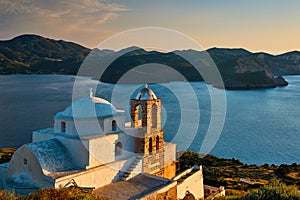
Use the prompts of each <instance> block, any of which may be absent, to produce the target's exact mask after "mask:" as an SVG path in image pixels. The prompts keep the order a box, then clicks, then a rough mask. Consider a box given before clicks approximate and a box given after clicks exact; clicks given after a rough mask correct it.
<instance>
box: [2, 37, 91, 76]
mask: <svg viewBox="0 0 300 200" xmlns="http://www.w3.org/2000/svg"><path fill="white" fill-rule="evenodd" d="M89 52H90V50H89V49H87V48H85V47H83V46H80V45H78V44H75V43H72V42H65V41H63V40H58V41H56V40H52V39H49V38H44V37H41V36H37V35H21V36H18V37H15V38H13V39H12V40H7V41H0V61H1V62H0V73H1V74H51V73H56V74H76V72H77V70H78V68H79V67H80V65H81V63H82V61H83V60H84V58H85V57H86V56H87V55H88V53H89Z"/></svg>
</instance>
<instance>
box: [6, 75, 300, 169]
mask: <svg viewBox="0 0 300 200" xmlns="http://www.w3.org/2000/svg"><path fill="white" fill-rule="evenodd" d="M285 78H286V80H287V81H288V82H289V83H290V84H289V86H287V87H281V88H274V89H260V90H250V91H226V104H225V105H223V106H226V107H227V111H226V113H225V114H226V120H225V124H224V128H223V130H222V132H221V134H220V137H219V139H218V140H216V139H214V140H216V145H215V146H213V148H212V151H211V152H210V153H212V154H214V155H216V156H220V157H226V158H233V157H234V158H238V159H240V160H241V161H242V162H245V163H249V164H252V163H254V164H264V163H269V164H272V163H274V164H281V163H294V162H296V163H300V133H299V131H300V123H299V119H300V103H299V99H300V76H286V77H285ZM74 79H75V77H74V76H60V75H11V76H0V113H1V114H0V148H3V147H19V146H21V145H22V144H24V143H28V142H31V132H32V130H36V129H42V128H46V127H51V126H52V124H53V116H54V114H55V113H56V112H58V111H62V110H64V109H65V108H66V107H67V106H68V105H69V104H70V103H71V102H72V89H73V83H74ZM78 83H79V84H78V87H77V90H76V91H78V93H79V94H80V95H79V96H86V95H88V89H89V88H90V87H92V86H93V85H95V84H98V82H97V81H95V80H91V79H89V78H79V81H78ZM185 85H186V84H184V83H180V82H173V83H167V84H162V85H150V87H151V88H152V89H153V90H154V92H155V93H156V95H157V96H158V97H161V98H162V100H163V116H164V117H163V118H164V129H165V139H166V140H167V141H172V142H176V143H177V144H178V147H179V148H186V146H187V145H188V148H189V149H190V150H193V151H197V152H199V150H200V148H201V146H202V145H203V141H204V137H205V136H206V134H207V130H208V127H209V124H210V122H211V121H210V119H211V116H212V115H211V111H212V110H211V99H210V95H209V92H208V87H210V86H206V85H205V84H204V83H198V82H196V83H191V86H192V88H193V92H191V91H190V90H187V89H186V88H185ZM140 87H141V86H140V85H121V86H118V87H117V89H116V91H117V92H116V93H115V95H111V91H112V89H113V88H116V87H115V86H114V85H111V84H103V83H101V84H100V85H98V89H97V96H100V97H102V98H106V99H111V100H112V101H113V103H114V105H115V106H116V107H117V108H120V109H125V110H127V109H128V107H129V99H130V96H131V97H133V96H134V95H135V93H136V92H134V93H132V94H131V93H129V92H128V91H133V90H136V91H137V90H138V89H139V88H140ZM212 90H214V91H216V92H218V89H212ZM174 91H175V92H174ZM128 95H129V96H128ZM195 101H196V102H198V103H199V105H198V107H197V106H196V107H195V105H194V103H195ZM183 104H185V106H184V105H183ZM195 110H196V111H197V110H200V122H198V121H197V120H196V118H197V117H196V116H195V115H194V113H195ZM183 117H184V119H186V118H188V120H183V119H182V118H183ZM127 118H128V119H129V116H127ZM182 120H183V121H184V124H183V122H182ZM195 123H197V124H196V125H197V126H198V125H199V129H198V131H197V132H196V133H195V132H193V131H192V129H191V131H186V130H189V129H188V128H187V127H192V126H194V125H195ZM220 123H221V122H220ZM181 125H183V127H185V128H187V129H181V128H182V126H181ZM182 130H184V132H183V131H182Z"/></svg>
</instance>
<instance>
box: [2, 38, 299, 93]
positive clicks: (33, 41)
mask: <svg viewBox="0 0 300 200" xmlns="http://www.w3.org/2000/svg"><path fill="white" fill-rule="evenodd" d="M90 52H92V56H90V59H91V60H92V61H91V62H90V63H92V65H91V66H90V67H92V68H98V69H101V68H104V67H106V64H107V61H108V60H113V62H112V63H110V65H109V67H108V68H107V69H106V70H105V71H104V73H103V75H102V77H101V80H102V81H105V82H111V83H115V82H117V81H118V80H119V78H120V77H122V75H124V73H126V72H128V71H129V70H131V69H133V68H134V67H137V66H141V65H146V64H148V65H147V66H146V67H147V68H148V71H147V73H148V74H147V76H149V77H151V78H150V79H146V80H147V81H148V82H149V81H151V80H153V81H152V82H155V81H176V80H182V79H183V77H184V78H185V79H187V80H189V81H203V77H204V78H205V77H206V76H207V75H205V76H203V74H199V73H198V72H197V71H196V70H195V68H194V67H193V66H195V65H197V66H200V69H201V71H202V72H203V73H204V74H205V73H209V69H210V68H211V66H212V65H213V63H212V60H213V61H214V63H215V64H216V65H217V67H218V69H219V71H220V73H221V75H222V79H223V81H224V83H225V87H226V88H227V89H253V88H266V87H276V86H279V85H282V86H283V85H287V82H285V81H284V79H283V78H281V77H280V76H282V75H291V74H300V52H298V51H294V52H289V53H285V54H282V55H277V56H275V55H270V54H267V53H263V52H262V53H252V52H249V51H247V50H245V49H225V48H211V49H208V50H207V51H201V52H200V51H195V50H183V51H179V50H178V51H174V52H168V53H162V52H157V51H146V50H144V49H141V48H138V47H130V48H128V49H123V50H121V51H119V52H115V51H112V50H99V49H93V50H92V51H91V50H90V49H88V48H85V47H83V46H80V45H78V44H75V43H71V42H65V41H63V40H58V41H57V40H53V39H49V38H44V37H41V36H37V35H21V36H18V37H16V38H13V39H12V40H7V41H0V74H17V73H19V74H49V73H55V74H72V75H74V74H77V71H78V69H79V67H80V65H81V64H82V62H83V60H84V59H85V58H86V56H87V55H88V54H89V53H90ZM208 55H210V57H211V58H212V60H210V58H209V57H208ZM112 58H114V59H112ZM187 60H188V61H187ZM155 63H156V64H155ZM158 64H160V65H158ZM162 65H165V66H169V69H167V68H163V69H162ZM149 69H150V70H149ZM174 69H175V70H176V71H178V72H179V73H177V74H176V73H175V74H174V73H173V74H172V73H170V72H171V71H174ZM92 71H93V70H92ZM133 71H134V72H132V71H131V72H132V73H133V74H132V75H133V76H134V77H140V80H138V79H136V80H134V81H136V83H139V82H142V81H145V77H143V76H142V75H141V74H143V73H142V72H144V71H143V70H142V71H141V70H140V71H139V70H138V69H135V70H133ZM157 74H167V75H168V76H165V77H163V79H161V78H162V77H161V76H158V75H157ZM178 74H181V75H182V76H181V75H180V76H178ZM86 75H89V76H94V74H92V73H91V74H86ZM202 76H203V77H202ZM277 76H279V78H275V77H277ZM152 78H153V79H152ZM205 81H206V82H209V83H210V84H213V85H215V86H216V87H221V85H220V84H219V83H217V81H215V80H213V79H207V78H206V79H205ZM131 83H132V82H131Z"/></svg>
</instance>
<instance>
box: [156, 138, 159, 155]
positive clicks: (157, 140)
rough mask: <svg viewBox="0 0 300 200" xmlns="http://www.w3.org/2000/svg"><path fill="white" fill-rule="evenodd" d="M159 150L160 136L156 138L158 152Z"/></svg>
mask: <svg viewBox="0 0 300 200" xmlns="http://www.w3.org/2000/svg"><path fill="white" fill-rule="evenodd" d="M158 150H159V136H156V151H158Z"/></svg>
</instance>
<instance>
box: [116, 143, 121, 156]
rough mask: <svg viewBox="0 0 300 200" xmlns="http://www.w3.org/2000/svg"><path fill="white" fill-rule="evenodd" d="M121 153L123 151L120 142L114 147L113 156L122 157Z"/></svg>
mask: <svg viewBox="0 0 300 200" xmlns="http://www.w3.org/2000/svg"><path fill="white" fill-rule="evenodd" d="M122 151H123V144H122V142H117V144H116V147H115V155H116V156H119V155H122Z"/></svg>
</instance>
